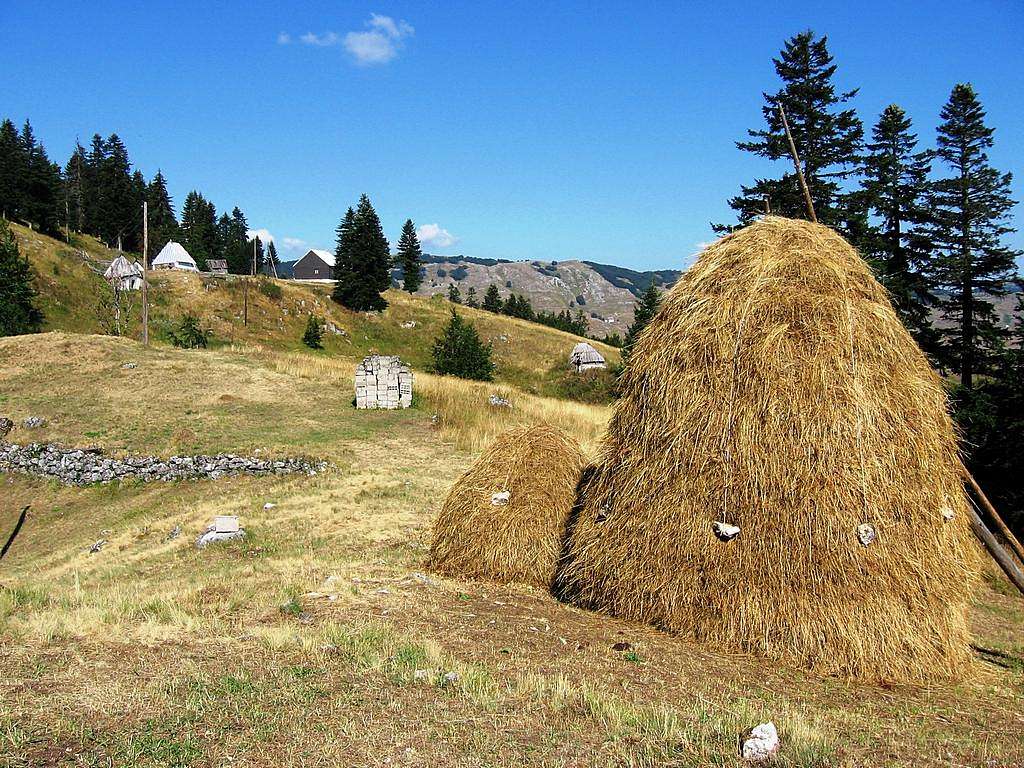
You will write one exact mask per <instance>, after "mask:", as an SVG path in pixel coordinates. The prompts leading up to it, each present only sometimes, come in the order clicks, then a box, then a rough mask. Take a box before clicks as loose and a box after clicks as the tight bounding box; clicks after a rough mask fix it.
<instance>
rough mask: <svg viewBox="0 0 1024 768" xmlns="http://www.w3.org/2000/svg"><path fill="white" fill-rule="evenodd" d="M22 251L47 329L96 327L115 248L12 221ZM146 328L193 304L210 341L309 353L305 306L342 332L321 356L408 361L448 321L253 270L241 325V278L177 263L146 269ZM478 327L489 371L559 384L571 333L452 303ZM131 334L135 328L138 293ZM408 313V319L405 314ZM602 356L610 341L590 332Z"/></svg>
mask: <svg viewBox="0 0 1024 768" xmlns="http://www.w3.org/2000/svg"><path fill="white" fill-rule="evenodd" d="M12 230H13V231H14V233H15V235H16V236H17V238H18V242H19V245H20V247H21V249H22V252H23V253H24V254H26V255H27V256H28V258H29V260H30V262H31V263H32V265H33V267H34V269H35V272H36V275H37V286H38V288H39V292H40V297H41V305H42V309H43V311H44V313H45V314H46V323H45V328H46V329H47V330H60V331H73V332H75V333H98V332H101V330H102V325H101V323H100V321H99V315H98V313H97V302H98V297H99V295H100V293H101V291H102V290H103V280H102V278H101V277H100V276H99V275H97V274H96V273H95V272H94V271H93V270H91V269H90V268H89V267H88V266H87V262H89V261H91V262H92V263H94V264H95V263H99V262H102V261H109V260H110V259H111V258H113V256H114V254H113V252H111V251H109V250H108V249H106V248H105V247H104V246H103V245H102V244H100V243H99V242H97V241H96V240H94V239H93V238H90V237H84V236H75V238H74V241H73V243H72V244H71V245H68V244H66V243H63V242H60V241H58V240H53V239H51V238H48V237H45V236H42V235H39V234H38V233H36V232H31V231H30V230H28V229H25V228H24V227H20V226H17V225H14V226H12ZM150 275H151V280H150V283H151V291H150V296H151V301H152V308H151V313H150V333H151V338H152V339H153V340H154V341H155V342H156V343H158V344H159V343H163V344H166V338H167V330H168V329H169V328H171V327H172V326H173V325H174V324H176V323H178V322H180V320H181V318H182V317H184V316H185V315H186V314H188V313H192V314H194V315H196V316H197V317H199V318H200V320H201V322H202V323H203V325H204V326H205V327H207V328H209V329H210V330H211V331H212V332H213V337H212V344H213V345H214V346H224V345H231V344H238V345H260V346H263V347H266V348H267V349H271V350H278V351H297V352H303V353H304V354H310V355H313V354H314V353H313V352H311V351H309V350H307V349H306V347H304V346H303V345H302V334H303V331H304V330H305V327H306V321H307V319H308V317H309V315H310V314H311V313H314V314H317V315H319V316H320V317H323V318H325V319H326V320H327V321H328V322H329V323H330V324H332V325H333V326H334V327H335V328H337V329H338V330H339V331H341V332H342V333H338V334H334V333H328V334H327V336H326V338H325V342H324V346H325V351H324V352H323V353H317V354H320V355H322V356H326V357H339V356H340V357H344V358H362V357H364V356H365V355H367V354H371V353H374V352H380V353H384V354H397V355H400V356H401V357H402V359H403V360H405V361H406V362H408V363H409V364H410V365H412V366H413V368H415V369H416V370H419V371H425V370H427V368H428V367H429V365H430V361H431V358H430V352H431V347H432V344H433V339H434V338H435V337H436V336H437V334H438V333H439V331H440V329H441V327H442V326H443V325H444V323H445V322H446V321H447V319H448V316H449V313H450V311H451V304H449V303H448V302H447V301H445V300H443V299H440V298H435V299H424V298H420V297H414V296H409V295H408V294H406V293H403V292H401V291H394V290H392V291H388V292H387V294H386V296H387V299H388V302H389V303H390V306H389V307H388V309H387V310H386V311H385V312H383V313H380V314H364V313H359V312H350V311H348V310H346V309H344V308H343V307H340V306H339V305H337V304H335V303H334V302H333V301H331V300H330V298H329V292H328V289H327V287H325V286H323V285H304V284H301V283H294V282H290V281H284V280H281V281H274V280H270V279H265V278H261V279H260V280H257V281H249V290H248V299H247V300H248V325H245V324H243V313H244V306H245V303H246V289H245V282H246V281H244V280H240V279H236V278H229V279H223V278H214V277H202V276H199V275H194V274H187V273H182V272H151V273H150ZM458 311H459V312H460V313H461V314H463V315H465V316H466V317H467V318H469V319H470V320H472V321H473V323H474V324H475V325H476V327H477V330H478V331H479V332H480V335H481V336H482V337H483V338H484V339H486V340H490V341H491V342H492V344H493V345H494V359H495V362H496V363H497V366H498V371H497V380H498V381H499V382H503V383H507V384H512V385H515V386H517V387H519V388H520V389H522V390H523V391H525V392H529V393H534V394H557V393H558V392H560V391H561V390H562V389H563V383H564V382H563V379H564V378H565V371H566V365H567V361H568V356H569V352H570V350H571V349H572V347H573V345H574V344H575V343H576V342H577V341H579V338H578V337H575V336H573V335H571V334H568V333H564V332H562V331H558V330H555V329H553V328H547V327H545V326H542V325H538V324H536V323H528V322H525V321H523V320H517V319H514V318H509V317H505V316H502V315H494V314H491V313H489V312H484V311H483V310H476V309H470V308H468V307H460V308H458ZM133 318H134V321H133V323H132V325H131V327H130V329H129V334H128V335H129V336H130V337H132V338H139V335H140V331H139V306H138V299H137V300H136V306H135V309H134V311H133ZM409 321H413V322H415V324H416V325H415V327H414V328H403V327H402V324H403V323H408V322H409ZM594 343H595V346H597V347H599V348H600V350H601V353H602V354H603V355H604V356H605V358H606V359H608V360H609V361H616V360H618V359H619V353H618V350H616V349H614V348H612V347H607V346H605V345H602V344H598V343H596V342H594Z"/></svg>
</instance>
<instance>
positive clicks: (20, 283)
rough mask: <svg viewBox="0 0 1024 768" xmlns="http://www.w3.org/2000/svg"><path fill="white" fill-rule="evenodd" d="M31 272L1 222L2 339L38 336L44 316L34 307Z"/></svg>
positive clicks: (1, 221)
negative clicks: (34, 334) (30, 335)
mask: <svg viewBox="0 0 1024 768" xmlns="http://www.w3.org/2000/svg"><path fill="white" fill-rule="evenodd" d="M35 299H36V290H35V287H34V286H33V285H32V268H31V267H30V266H29V263H28V259H27V258H23V257H22V255H21V253H20V251H19V250H18V241H17V240H15V239H14V234H13V233H12V232H11V230H10V227H9V226H8V225H7V222H6V221H4V220H3V219H0V336H13V335H15V334H21V333H35V332H37V331H39V330H40V329H41V328H42V325H43V314H42V312H40V311H39V309H38V308H37V307H36V304H35Z"/></svg>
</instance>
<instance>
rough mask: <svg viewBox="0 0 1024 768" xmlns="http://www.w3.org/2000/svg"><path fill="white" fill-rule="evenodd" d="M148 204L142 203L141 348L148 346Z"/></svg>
mask: <svg viewBox="0 0 1024 768" xmlns="http://www.w3.org/2000/svg"><path fill="white" fill-rule="evenodd" d="M148 270H149V203H148V202H147V201H145V200H144V201H143V202H142V346H144V347H148V346H149V278H148V277H147V275H146V273H147V271H148Z"/></svg>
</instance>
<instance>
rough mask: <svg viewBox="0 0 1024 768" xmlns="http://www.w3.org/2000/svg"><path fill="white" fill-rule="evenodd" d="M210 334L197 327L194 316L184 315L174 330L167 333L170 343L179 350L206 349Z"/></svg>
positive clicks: (196, 319) (197, 321)
mask: <svg viewBox="0 0 1024 768" xmlns="http://www.w3.org/2000/svg"><path fill="white" fill-rule="evenodd" d="M210 335H211V332H210V331H209V330H208V329H205V328H202V327H200V325H199V319H198V318H197V317H196V316H195V315H185V317H184V319H182V321H181V323H180V324H179V325H178V326H177V327H176V328H171V329H170V330H169V331H168V332H167V336H168V337H169V338H170V340H171V343H172V344H173V345H174V346H176V347H178V348H179V349H206V346H207V343H208V342H209V340H210Z"/></svg>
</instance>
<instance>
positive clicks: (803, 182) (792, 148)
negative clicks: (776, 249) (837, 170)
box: [779, 104, 818, 224]
mask: <svg viewBox="0 0 1024 768" xmlns="http://www.w3.org/2000/svg"><path fill="white" fill-rule="evenodd" d="M779 115H781V116H782V127H783V128H785V129H786V138H787V139H788V140H789V152H790V154H791V155H793V167H794V168H796V175H797V178H798V179H800V188H801V189H803V191H804V202H806V203H807V213H808V214H809V215H810V217H811V221H813V222H814V223H815V224H817V223H818V217H817V216H816V215H815V213H814V203H813V202H811V190H810V189H808V188H807V179H805V178H804V172H803V168H802V167H801V166H800V155H798V154H797V152H796V144H795V143H794V142H793V134H792V133H790V132H789V121H788V120H787V119H786V110H784V109H783V108H782V104H779Z"/></svg>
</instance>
